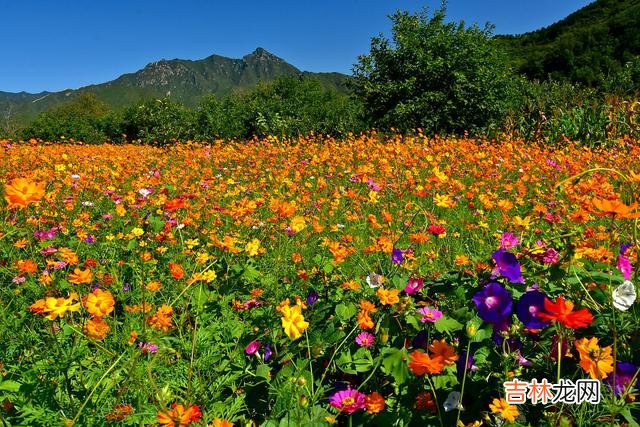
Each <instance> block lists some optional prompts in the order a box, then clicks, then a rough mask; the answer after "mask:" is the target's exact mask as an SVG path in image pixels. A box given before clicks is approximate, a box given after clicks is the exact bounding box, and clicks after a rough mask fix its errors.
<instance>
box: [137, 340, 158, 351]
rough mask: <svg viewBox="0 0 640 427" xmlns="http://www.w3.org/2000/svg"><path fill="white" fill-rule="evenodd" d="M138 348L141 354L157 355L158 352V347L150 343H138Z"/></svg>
mask: <svg viewBox="0 0 640 427" xmlns="http://www.w3.org/2000/svg"><path fill="white" fill-rule="evenodd" d="M138 347H139V348H140V349H141V350H142V352H143V353H157V352H158V346H157V345H155V344H152V343H150V342H142V341H140V342H139V343H138Z"/></svg>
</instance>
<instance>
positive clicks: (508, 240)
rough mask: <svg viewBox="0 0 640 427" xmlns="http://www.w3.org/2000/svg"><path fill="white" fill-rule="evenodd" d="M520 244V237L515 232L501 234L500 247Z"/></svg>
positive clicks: (511, 246) (504, 247)
mask: <svg viewBox="0 0 640 427" xmlns="http://www.w3.org/2000/svg"><path fill="white" fill-rule="evenodd" d="M519 244H520V239H518V236H516V235H515V234H513V233H509V232H505V233H502V236H500V247H501V248H502V249H511V248H513V247H514V246H518V245H519Z"/></svg>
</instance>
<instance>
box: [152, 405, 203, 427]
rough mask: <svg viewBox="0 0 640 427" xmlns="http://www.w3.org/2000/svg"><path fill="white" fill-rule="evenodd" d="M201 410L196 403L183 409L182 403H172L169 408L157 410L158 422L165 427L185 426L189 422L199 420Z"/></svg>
mask: <svg viewBox="0 0 640 427" xmlns="http://www.w3.org/2000/svg"><path fill="white" fill-rule="evenodd" d="M201 417H202V412H201V411H200V408H199V407H198V406H197V405H191V406H189V407H188V408H186V409H185V407H184V405H181V404H177V403H174V404H173V405H171V410H169V411H167V412H162V411H159V412H158V423H160V424H162V425H164V426H166V427H187V426H188V425H189V424H191V423H194V422H198V421H200V418H201Z"/></svg>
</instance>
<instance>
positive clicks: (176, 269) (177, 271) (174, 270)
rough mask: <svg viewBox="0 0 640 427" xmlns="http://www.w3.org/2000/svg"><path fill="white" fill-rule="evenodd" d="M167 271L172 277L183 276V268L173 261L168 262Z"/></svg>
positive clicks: (178, 277) (179, 277)
mask: <svg viewBox="0 0 640 427" xmlns="http://www.w3.org/2000/svg"><path fill="white" fill-rule="evenodd" d="M169 271H170V272H171V275H172V276H173V278H174V279H177V280H180V279H182V278H183V277H184V269H183V268H182V266H181V265H180V264H176V263H175V262H170V263H169Z"/></svg>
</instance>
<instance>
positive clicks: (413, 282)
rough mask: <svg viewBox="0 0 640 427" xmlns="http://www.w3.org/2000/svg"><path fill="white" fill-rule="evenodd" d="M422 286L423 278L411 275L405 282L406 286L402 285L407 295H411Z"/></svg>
mask: <svg viewBox="0 0 640 427" xmlns="http://www.w3.org/2000/svg"><path fill="white" fill-rule="evenodd" d="M423 286H424V280H422V279H421V278H420V277H412V278H410V279H409V282H407V286H405V287H404V291H405V292H406V293H407V295H413V294H416V293H418V292H420V289H422V287H423Z"/></svg>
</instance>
